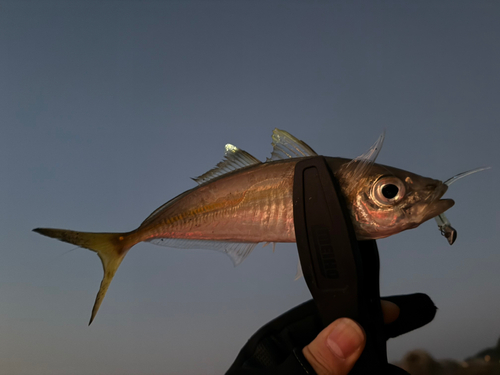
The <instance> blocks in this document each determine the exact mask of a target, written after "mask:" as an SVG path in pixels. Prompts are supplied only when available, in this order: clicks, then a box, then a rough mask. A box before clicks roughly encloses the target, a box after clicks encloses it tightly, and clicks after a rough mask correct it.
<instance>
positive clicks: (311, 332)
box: [226, 294, 436, 375]
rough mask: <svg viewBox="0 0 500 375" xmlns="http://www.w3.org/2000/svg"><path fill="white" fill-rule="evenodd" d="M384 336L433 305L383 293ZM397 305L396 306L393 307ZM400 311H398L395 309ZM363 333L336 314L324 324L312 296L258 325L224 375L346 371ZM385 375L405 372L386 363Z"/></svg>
mask: <svg viewBox="0 0 500 375" xmlns="http://www.w3.org/2000/svg"><path fill="white" fill-rule="evenodd" d="M384 300H385V301H389V302H392V304H395V305H396V306H394V305H392V304H391V303H389V304H387V303H382V308H383V311H384V321H385V322H386V325H385V329H384V333H385V336H386V339H389V338H392V337H396V336H399V335H401V334H403V333H407V332H410V331H412V330H414V329H417V328H419V327H422V326H423V325H425V324H427V323H429V322H430V321H432V319H433V318H434V316H435V314H436V307H435V306H434V303H433V302H432V300H431V299H430V298H429V297H428V296H427V295H425V294H411V295H404V296H392V297H384V298H383V301H384ZM398 308H399V309H398ZM398 310H399V311H398ZM364 344H365V334H364V332H363V330H362V328H361V327H360V326H359V325H358V324H357V323H355V322H354V321H352V320H350V319H347V318H341V319H337V320H336V321H334V322H333V323H331V324H330V325H329V326H328V327H326V328H323V326H322V323H321V318H320V316H319V312H318V310H317V308H316V306H315V304H314V301H313V300H310V301H308V302H305V303H303V304H301V305H299V306H297V307H295V308H293V309H291V310H290V311H288V312H286V313H285V314H283V315H281V316H279V317H278V318H276V319H274V320H272V321H271V322H269V323H268V324H266V325H265V326H263V327H262V328H261V329H259V330H258V331H257V332H256V333H255V334H254V335H253V336H252V337H251V338H250V340H248V342H247V344H246V345H245V346H244V347H243V348H242V349H241V351H240V353H239V354H238V356H237V358H236V360H235V361H234V363H233V365H232V366H231V367H230V368H229V370H228V371H227V372H226V375H257V374H259V375H266V374H269V375H270V374H273V375H280V374H283V375H285V374H286V375H304V374H311V375H312V374H318V375H326V374H332V375H346V374H348V373H349V371H350V370H351V368H352V366H353V365H354V363H355V362H356V360H357V359H358V358H359V355H360V354H361V352H362V350H363V347H364ZM386 373H387V374H388V375H402V374H407V373H406V372H405V371H404V370H402V369H400V368H398V367H395V366H392V365H388V368H387V372H386Z"/></svg>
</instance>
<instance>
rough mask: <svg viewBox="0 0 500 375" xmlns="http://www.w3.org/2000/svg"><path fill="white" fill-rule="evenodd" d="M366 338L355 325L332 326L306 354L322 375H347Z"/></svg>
mask: <svg viewBox="0 0 500 375" xmlns="http://www.w3.org/2000/svg"><path fill="white" fill-rule="evenodd" d="M365 342H366V336H365V333H364V331H363V329H362V328H361V326H360V325H358V324H357V323H356V322H355V321H353V320H351V319H348V318H340V319H337V320H336V321H334V322H333V323H331V324H330V325H329V326H328V327H326V328H325V329H324V330H323V331H321V332H320V333H319V335H318V336H317V337H316V338H315V339H314V340H313V341H312V342H311V343H310V344H309V345H307V346H306V347H304V349H303V350H302V353H303V354H304V357H305V358H306V359H307V361H308V362H309V363H310V364H311V366H312V367H313V368H314V370H315V371H316V373H317V374H318V375H347V373H349V371H350V370H351V369H352V367H353V366H354V364H355V363H356V361H357V360H358V358H359V356H360V355H361V352H362V351H363V349H364V347H365Z"/></svg>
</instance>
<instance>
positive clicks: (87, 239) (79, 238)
mask: <svg viewBox="0 0 500 375" xmlns="http://www.w3.org/2000/svg"><path fill="white" fill-rule="evenodd" d="M33 231H34V232H37V233H40V234H43V235H44V236H48V237H52V238H57V239H58V240H61V241H64V242H68V243H71V244H73V245H77V246H80V247H84V248H86V249H89V250H92V251H95V252H96V253H97V255H99V258H101V262H102V267H103V269H104V276H103V278H102V281H101V287H100V288H99V292H98V293H97V297H96V299H95V303H94V307H93V308H92V316H91V317H90V322H89V325H90V324H91V323H92V321H93V320H94V318H95V316H96V314H97V311H98V310H99V307H100V306H101V303H102V300H103V299H104V296H105V295H106V292H107V291H108V287H109V284H110V283H111V280H113V276H115V273H116V270H117V269H118V267H119V266H120V263H121V262H122V260H123V258H124V257H125V255H126V254H127V251H128V250H129V249H130V248H131V247H132V246H133V245H134V244H133V243H132V244H131V243H130V242H129V241H126V240H125V236H126V233H89V232H75V231H72V230H64V229H51V228H36V229H33Z"/></svg>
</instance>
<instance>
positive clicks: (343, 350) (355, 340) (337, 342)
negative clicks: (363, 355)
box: [326, 318, 365, 359]
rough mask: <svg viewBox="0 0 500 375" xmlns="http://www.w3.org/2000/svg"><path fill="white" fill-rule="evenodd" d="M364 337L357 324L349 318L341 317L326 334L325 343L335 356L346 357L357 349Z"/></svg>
mask: <svg viewBox="0 0 500 375" xmlns="http://www.w3.org/2000/svg"><path fill="white" fill-rule="evenodd" d="M364 339H365V337H364V334H363V331H362V330H361V327H360V326H359V325H358V324H356V323H355V322H354V321H353V320H351V319H347V318H342V319H339V320H338V321H337V325H336V326H335V328H334V329H333V331H332V332H330V335H328V338H327V339H326V345H327V346H328V348H329V349H330V350H331V351H332V353H333V354H334V355H335V356H336V357H338V358H340V359H346V358H347V357H349V356H350V355H351V354H353V353H354V352H355V351H356V350H358V349H359V347H360V346H361V345H362V344H363V341H364Z"/></svg>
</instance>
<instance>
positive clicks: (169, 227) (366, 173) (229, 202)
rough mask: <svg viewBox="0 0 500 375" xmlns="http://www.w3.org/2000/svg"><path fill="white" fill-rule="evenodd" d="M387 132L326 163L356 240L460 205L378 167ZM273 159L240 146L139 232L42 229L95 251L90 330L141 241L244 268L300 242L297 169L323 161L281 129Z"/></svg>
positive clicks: (437, 184) (436, 185)
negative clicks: (264, 249) (271, 250)
mask: <svg viewBox="0 0 500 375" xmlns="http://www.w3.org/2000/svg"><path fill="white" fill-rule="evenodd" d="M384 137H385V132H384V134H382V135H381V136H380V137H379V138H378V140H377V142H375V144H374V145H373V146H372V147H371V148H370V149H369V150H368V151H367V152H366V153H364V154H362V155H361V156H359V157H357V158H355V159H348V158H340V157H325V160H326V161H327V163H328V165H329V167H330V169H331V170H332V172H333V174H334V176H335V177H336V179H337V180H338V182H339V184H340V186H341V190H342V194H343V195H344V198H345V201H346V203H347V207H348V211H349V213H350V216H351V219H352V222H353V226H354V231H355V235H356V238H357V239H358V240H368V239H380V238H384V237H388V236H391V235H394V234H396V233H399V232H402V231H404V230H408V229H411V228H415V227H417V226H419V225H420V224H422V223H423V222H425V221H427V220H429V219H431V218H434V217H437V216H439V215H441V214H443V213H444V212H445V211H446V210H448V209H449V208H450V207H452V206H453V205H454V201H453V200H451V199H441V198H442V196H443V195H444V194H445V192H446V190H447V189H448V186H447V185H446V184H444V183H443V182H441V181H439V180H435V179H432V178H427V177H422V176H419V175H417V174H414V173H411V172H408V171H405V170H402V169H398V168H394V167H390V166H385V165H380V164H376V163H375V160H376V158H377V156H378V154H379V152H380V150H381V148H382V144H383V141H384ZM272 146H273V151H272V153H271V157H270V158H267V159H266V161H265V162H261V161H260V160H258V159H257V158H255V157H254V156H252V155H250V154H249V153H248V152H246V151H244V150H241V149H239V148H237V147H236V146H234V145H231V144H227V145H226V146H225V154H224V159H223V160H222V161H221V162H220V163H218V164H217V165H216V167H215V168H213V169H211V170H209V171H208V172H206V173H204V174H202V175H201V176H199V177H196V178H194V179H193V180H194V181H196V183H197V184H198V186H196V187H194V188H192V189H190V190H187V191H185V192H184V193H182V194H180V195H178V196H177V197H175V198H173V199H171V200H170V201H168V202H167V203H165V204H163V205H162V206H160V207H159V208H158V209H156V210H155V211H153V212H152V213H151V214H150V215H149V216H148V217H147V218H146V219H145V220H144V221H143V222H142V223H141V224H140V225H139V227H137V228H136V229H134V230H132V231H129V232H122V233H91V232H80V231H73V230H66V229H54V228H36V229H33V230H34V231H35V232H37V233H39V234H42V235H44V236H48V237H52V238H55V239H58V240H61V241H64V242H68V243H70V244H73V245H76V246H79V247H82V248H86V249H89V250H92V251H94V252H96V253H97V255H98V256H99V258H100V259H101V262H102V266H103V270H104V275H103V278H102V281H101V285H100V288H99V291H98V293H97V296H96V299H95V303H94V306H93V308H92V313H91V317H90V322H89V325H90V324H91V323H92V322H93V320H94V318H95V316H96V314H97V312H98V310H99V308H100V306H101V304H102V301H103V299H104V297H105V295H106V292H107V291H108V288H109V285H110V283H111V281H112V279H113V277H114V275H115V273H116V271H117V270H118V267H119V266H120V264H121V262H122V261H123V259H124V257H125V256H126V254H127V253H128V251H129V250H130V249H131V248H132V247H133V246H134V245H136V244H138V243H140V242H150V243H153V244H156V245H163V246H167V247H173V248H191V249H212V250H216V251H220V252H223V253H225V254H227V255H228V256H229V257H230V258H231V260H232V262H233V263H234V265H235V266H236V265H238V264H240V263H241V262H242V261H243V260H244V259H245V258H246V257H247V256H248V255H249V254H250V253H251V252H252V250H253V249H254V248H255V247H256V246H257V244H258V243H262V242H264V243H266V244H269V243H272V244H273V246H274V245H275V244H276V243H287V242H288V243H290V242H295V230H294V221H293V200H292V196H293V180H294V170H295V165H296V164H297V163H298V162H299V161H301V160H303V159H304V158H309V157H314V156H317V153H316V152H315V151H314V150H313V149H312V148H311V147H309V146H308V145H307V144H306V143H305V142H303V141H301V140H299V139H297V138H295V137H294V136H293V135H291V134H290V133H288V132H286V131H284V130H279V129H274V131H273V134H272Z"/></svg>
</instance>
